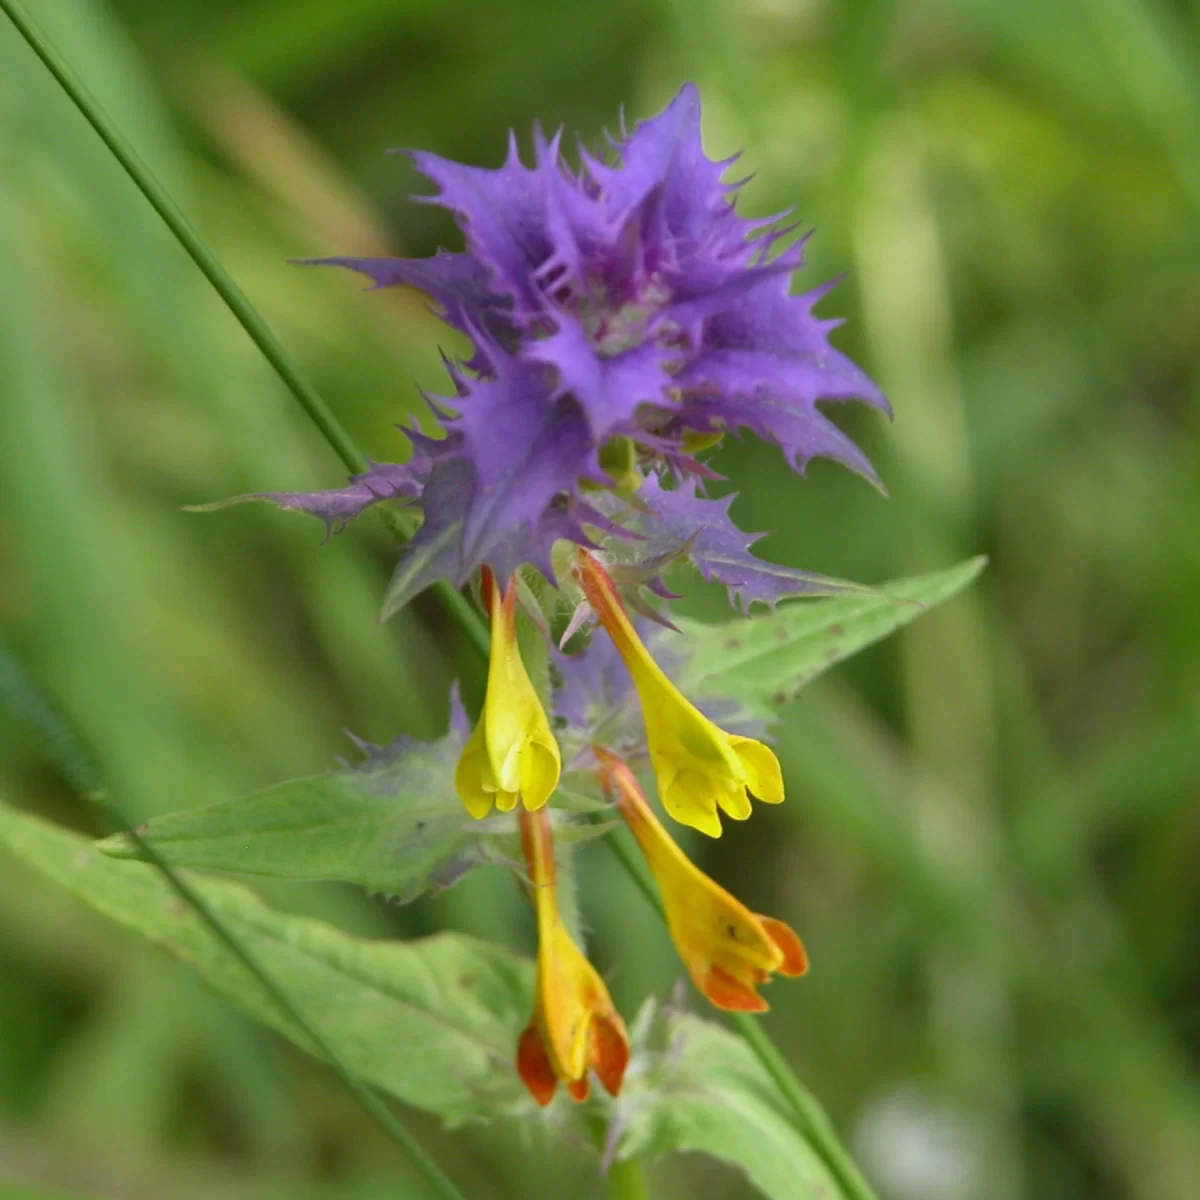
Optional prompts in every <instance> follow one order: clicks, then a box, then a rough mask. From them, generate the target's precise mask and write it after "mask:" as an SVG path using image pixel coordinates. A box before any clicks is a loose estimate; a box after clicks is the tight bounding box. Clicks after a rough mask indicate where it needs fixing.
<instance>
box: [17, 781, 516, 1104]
mask: <svg viewBox="0 0 1200 1200" xmlns="http://www.w3.org/2000/svg"><path fill="white" fill-rule="evenodd" d="M0 846H3V847H6V848H7V849H8V850H9V851H10V852H11V853H13V854H14V855H16V856H17V857H18V858H20V859H22V860H23V861H25V862H26V863H28V864H29V865H30V866H32V867H34V868H35V869H36V870H38V871H40V872H42V873H43V874H44V875H46V876H48V877H49V878H51V879H53V880H54V881H56V882H57V883H59V884H60V885H62V886H63V887H65V888H66V889H67V890H68V891H70V892H72V893H73V894H74V895H76V896H77V897H79V899H81V900H82V901H84V903H86V904H88V905H89V906H90V907H91V908H93V909H95V910H96V911H97V912H99V913H102V914H103V915H105V916H107V917H110V918H112V919H113V920H114V921H117V922H118V923H120V924H122V925H125V926H127V927H128V928H130V929H132V930H134V931H136V932H137V933H139V934H141V935H142V936H143V937H145V938H148V939H149V940H150V941H152V942H154V943H155V944H157V945H159V946H161V947H163V948H164V949H165V950H167V951H169V952H170V953H171V954H173V955H174V956H175V957H176V958H179V959H181V960H183V961H184V962H186V963H187V964H188V965H190V966H191V967H193V968H195V970H196V971H197V972H199V974H200V975H201V976H202V977H203V978H204V979H205V980H206V981H207V982H208V983H209V984H211V985H212V987H213V988H215V989H216V990H217V991H218V992H220V993H221V994H222V995H224V996H225V997H227V998H228V999H229V1000H231V1001H233V1003H235V1004H237V1005H238V1006H240V1007H241V1008H243V1009H245V1010H246V1011H247V1012H249V1013H250V1014H251V1015H252V1016H254V1017H256V1018H257V1019H258V1020H260V1021H262V1022H264V1023H265V1024H267V1025H270V1026H271V1027H273V1028H275V1029H277V1030H279V1031H280V1032H281V1033H283V1034H285V1035H286V1036H287V1037H289V1038H291V1039H292V1040H293V1041H294V1042H296V1043H297V1044H299V1045H300V1046H302V1047H304V1048H305V1049H309V1047H308V1046H307V1045H306V1044H305V1039H304V1037H303V1035H302V1034H301V1033H300V1032H299V1031H298V1030H297V1029H296V1027H295V1026H294V1025H293V1024H292V1022H291V1021H290V1020H289V1019H288V1018H286V1017H285V1016H283V1015H282V1014H281V1013H280V1011H279V1009H278V1008H277V1007H276V1006H275V1004H274V1003H273V1002H272V1001H271V1000H270V998H269V997H268V996H267V995H266V994H265V993H264V992H263V991H262V989H261V988H260V987H259V986H258V984H257V983H256V982H255V981H254V980H253V979H252V978H251V977H250V976H249V975H247V973H246V971H245V969H244V968H243V967H242V965H241V964H240V963H239V962H237V961H236V960H235V959H233V958H231V957H230V955H229V953H228V951H227V950H226V949H225V947H224V946H222V945H221V944H220V943H219V942H218V941H217V940H216V939H215V938H214V936H213V934H212V933H211V932H210V930H209V928H208V927H207V926H206V925H205V924H204V923H203V922H202V921H200V920H199V919H198V918H197V917H196V916H195V915H194V914H193V913H192V912H190V911H189V910H188V909H187V907H186V906H184V905H183V904H182V902H181V901H180V900H179V898H178V896H177V895H176V894H175V893H174V892H173V891H172V890H171V889H170V887H169V886H168V885H167V884H166V883H165V882H164V881H163V880H162V878H161V876H159V875H158V874H157V873H156V872H155V871H154V870H153V869H152V868H150V867H147V866H145V865H143V864H141V863H134V862H120V861H117V860H114V859H112V858H109V857H107V856H105V855H103V854H100V853H99V852H98V851H97V850H96V848H95V847H94V846H92V845H90V844H89V843H88V841H87V840H86V839H85V838H83V837H81V836H80V835H78V834H76V833H71V832H68V831H67V830H64V829H61V828H58V827H56V826H54V825H50V824H48V823H46V822H44V821H41V820H39V819H37V818H35V817H31V816H27V815H24V814H21V813H17V812H16V811H15V810H13V809H11V808H9V807H8V806H7V805H4V804H0ZM192 883H193V886H194V887H195V888H196V889H197V891H198V892H199V893H200V894H201V895H202V896H203V897H204V899H205V900H207V901H208V903H209V904H210V905H211V906H212V908H213V910H214V912H215V913H216V915H217V916H218V917H219V918H220V919H221V921H222V922H223V923H224V924H225V925H226V926H227V927H228V928H229V930H230V931H231V932H232V933H233V935H234V936H235V937H236V938H237V939H238V940H239V941H240V943H241V944H242V945H243V946H244V947H245V948H246V949H247V950H248V951H249V952H250V953H251V954H252V955H253V956H254V957H255V958H256V959H257V961H258V962H259V963H261V964H262V966H263V968H264V969H265V970H266V971H267V972H268V973H269V974H270V975H271V977H272V978H273V979H274V980H275V981H276V982H277V983H278V984H279V986H280V987H281V988H282V989H283V990H284V991H285V992H287V994H288V995H289V996H290V997H291V999H292V1000H293V1002H294V1003H295V1005H296V1007H297V1009H298V1010H299V1011H300V1012H302V1013H303V1014H304V1015H305V1016H306V1017H307V1018H309V1019H310V1020H311V1021H312V1022H313V1023H314V1024H315V1025H317V1027H318V1028H320V1030H321V1031H322V1032H323V1034H324V1035H325V1036H326V1037H327V1038H328V1040H329V1042H330V1043H331V1045H332V1046H333V1047H334V1048H335V1049H336V1050H338V1051H339V1052H340V1053H341V1054H342V1055H343V1056H344V1057H345V1059H346V1061H347V1062H348V1064H349V1065H350V1067H351V1068H352V1069H353V1070H355V1071H356V1072H357V1073H358V1074H359V1075H360V1076H361V1077H362V1078H364V1079H366V1080H368V1081H369V1082H371V1083H374V1084H376V1085H377V1086H379V1087H381V1088H383V1089H384V1090H386V1091H388V1092H391V1093H392V1094H393V1095H395V1096H398V1097H399V1098H400V1099H402V1100H404V1101H406V1102H407V1103H409V1104H412V1105H414V1106H415V1107H417V1108H421V1109H424V1110H425V1111H427V1112H431V1113H434V1114H436V1115H438V1116H440V1117H442V1118H443V1119H444V1120H446V1121H448V1122H459V1121H463V1120H466V1119H468V1118H470V1117H473V1116H494V1115H496V1114H497V1112H502V1111H505V1110H506V1109H508V1108H509V1107H510V1106H513V1105H522V1106H523V1105H525V1104H526V1103H527V1098H526V1096H525V1092H524V1089H523V1087H522V1085H521V1083H520V1080H519V1079H518V1078H517V1075H516V1072H515V1070H514V1068H513V1066H512V1061H513V1054H514V1050H515V1047H516V1044H517V1038H518V1037H519V1035H520V1033H521V1030H522V1029H523V1028H524V1027H525V1025H526V1023H527V1022H528V1020H529V1011H530V1006H531V995H532V988H533V969H532V964H531V963H529V962H527V961H526V960H524V959H522V958H519V957H518V956H516V955H514V954H511V953H509V952H508V951H506V950H504V949H502V948H500V947H497V946H492V945H488V944H487V943H485V942H479V941H476V940H475V939H474V938H469V937H466V936H463V935H459V934H451V933H443V934H438V935H436V936H434V937H430V938H424V939H422V940H420V941H415V942H371V941H366V940H364V939H362V938H355V937H350V936H348V935H347V934H343V933H341V932H339V931H338V930H336V929H333V928H332V927H330V926H328V925H326V924H324V923H323V922H320V921H314V920H310V919H308V918H302V917H293V916H287V915H284V914H281V913H277V912H274V911H273V910H271V909H269V908H268V907H267V906H266V905H264V904H263V902H262V901H261V900H260V899H259V898H258V897H257V896H255V895H254V894H253V893H252V892H250V891H248V890H247V889H246V888H244V887H241V886H239V885H237V884H232V883H227V882H223V881H213V880H200V879H195V880H193V881H192Z"/></svg>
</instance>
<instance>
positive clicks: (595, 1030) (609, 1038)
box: [592, 1020, 629, 1096]
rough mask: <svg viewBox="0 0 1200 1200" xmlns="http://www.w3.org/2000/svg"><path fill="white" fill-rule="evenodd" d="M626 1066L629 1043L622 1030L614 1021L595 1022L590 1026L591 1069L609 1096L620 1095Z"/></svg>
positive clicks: (627, 1064)
mask: <svg viewBox="0 0 1200 1200" xmlns="http://www.w3.org/2000/svg"><path fill="white" fill-rule="evenodd" d="M627 1066H629V1042H628V1040H627V1039H626V1037H625V1030H624V1028H623V1027H622V1026H620V1025H618V1024H617V1023H616V1022H615V1021H606V1020H598V1021H596V1023H595V1024H594V1025H593V1026H592V1067H593V1068H594V1069H595V1072H596V1078H597V1079H599V1080H600V1082H601V1084H603V1086H604V1090H605V1091H606V1092H607V1093H608V1094H609V1095H610V1096H617V1095H619V1094H620V1092H621V1083H622V1081H623V1080H624V1078H625V1068H626V1067H627Z"/></svg>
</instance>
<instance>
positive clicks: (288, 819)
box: [99, 704, 515, 901]
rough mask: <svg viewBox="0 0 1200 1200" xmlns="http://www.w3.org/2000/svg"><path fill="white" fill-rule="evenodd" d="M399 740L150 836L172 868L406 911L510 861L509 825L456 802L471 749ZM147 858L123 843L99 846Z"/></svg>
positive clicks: (176, 816) (457, 726)
mask: <svg viewBox="0 0 1200 1200" xmlns="http://www.w3.org/2000/svg"><path fill="white" fill-rule="evenodd" d="M454 707H455V711H456V716H455V719H454V721H453V723H452V728H451V731H450V732H449V733H448V734H446V736H445V737H442V738H438V739H437V740H435V741H432V742H421V741H417V740H415V739H413V738H407V737H401V738H397V739H396V741H395V742H393V743H392V744H391V745H390V746H387V747H385V748H383V749H374V750H372V751H371V752H370V753H369V755H368V757H367V758H366V760H365V761H364V762H362V763H361V764H359V765H357V766H353V767H348V768H344V769H343V770H340V771H337V772H334V773H332V774H329V775H318V776H313V777H310V778H305V779H293V780H288V781H287V782H285V783H279V784H275V785H273V786H272V787H268V788H264V789H263V790H262V791H260V792H256V793H254V795H252V796H249V797H246V798H245V799H239V800H228V801H224V802H222V803H220V804H212V805H208V806H207V807H204V808H197V809H192V810H189V811H186V812H179V813H170V814H168V815H166V816H162V817H158V818H156V819H155V820H153V821H151V822H150V823H149V824H148V825H146V826H145V827H144V829H143V830H142V836H143V837H144V838H145V839H146V840H147V841H148V842H150V843H151V845H153V847H154V848H155V849H156V850H158V852H159V853H160V854H161V855H162V856H163V857H164V858H165V859H167V861H168V862H171V863H174V864H176V865H179V866H187V867H209V868H213V869H217V870H225V871H239V872H243V873H246V874H252V875H270V876H275V877H276V878H282V879H302V880H319V879H337V880H343V881H345V882H347V883H357V884H360V885H361V886H362V887H364V888H366V889H367V890H368V891H373V892H384V893H387V894H388V895H392V896H395V897H397V898H398V899H399V900H401V901H409V900H413V899H415V898H416V897H417V896H420V895H423V894H425V893H427V892H435V891H439V890H441V889H442V888H445V887H449V886H451V885H452V884H454V883H456V882H457V881H458V880H459V879H461V878H462V876H463V875H464V874H466V872H467V871H469V870H471V869H472V868H473V867H476V866H481V865H483V864H484V863H488V862H494V861H497V860H507V859H510V858H511V857H512V855H513V848H514V845H515V843H514V840H513V839H514V838H515V829H514V827H513V825H512V822H511V820H505V819H503V818H501V819H498V820H497V819H493V820H488V821H473V820H472V819H471V818H470V817H469V816H468V815H467V813H466V811H465V810H464V809H463V806H462V801H460V800H459V798H458V796H457V795H456V794H455V791H454V765H455V763H456V762H457V760H458V755H459V753H460V752H461V750H462V747H463V743H464V742H465V740H466V722H465V718H464V717H463V716H462V715H461V710H459V709H458V707H457V704H455V706H454ZM99 848H100V849H101V850H102V851H103V852H104V853H105V854H110V855H112V856H114V857H116V858H138V857H139V852H138V849H137V846H136V844H135V843H134V842H133V840H132V839H131V838H130V837H129V835H128V834H124V833H120V834H116V835H114V836H113V837H110V838H107V839H105V840H104V841H103V842H101V843H100V844H99Z"/></svg>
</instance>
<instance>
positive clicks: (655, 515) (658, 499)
mask: <svg viewBox="0 0 1200 1200" xmlns="http://www.w3.org/2000/svg"><path fill="white" fill-rule="evenodd" d="M639 499H640V501H641V502H642V503H643V504H644V505H645V506H646V508H647V509H648V510H649V512H648V514H647V515H646V516H645V517H644V519H643V520H642V522H641V525H640V529H641V532H642V533H643V534H645V536H646V539H647V541H646V546H645V555H646V557H647V558H649V559H654V558H656V557H657V556H658V555H661V554H666V553H670V551H671V549H672V548H674V547H680V546H685V545H686V547H687V549H686V557H687V558H689V559H690V560H691V561H692V562H693V563H694V564H695V565H696V567H697V568H698V569H699V571H700V574H701V575H702V576H703V577H704V578H705V579H706V580H708V581H709V582H710V583H719V584H721V585H722V586H724V587H725V588H726V590H727V591H728V592H729V601H730V603H731V604H733V605H734V606H735V607H740V608H742V609H748V608H749V607H750V605H751V604H753V603H754V602H755V601H761V602H762V603H764V604H766V605H768V606H770V607H772V608H773V607H774V606H775V604H776V603H777V602H778V601H780V600H783V599H784V598H786V597H788V596H845V595H868V596H873V595H875V594H876V593H875V591H874V589H872V588H869V587H866V586H864V585H862V584H857V583H851V582H850V581H848V580H845V579H833V578H830V577H829V576H826V575H817V574H814V573H813V572H811V571H799V570H796V569H795V568H792V567H782V566H779V565H777V564H776V563H770V562H766V561H765V560H764V559H761V558H756V557H755V556H754V555H753V554H751V553H750V546H751V545H752V544H753V543H754V542H756V541H757V540H758V539H759V538H760V537H762V536H763V535H762V534H760V533H743V532H742V530H741V529H739V528H738V527H737V525H735V524H734V522H733V519H732V518H731V517H730V515H729V506H730V505H731V504H732V503H733V500H734V497H733V496H726V497H724V498H723V499H720V500H708V499H705V498H703V497H701V496H699V495H697V484H696V481H695V480H694V479H691V480H686V481H685V482H684V483H682V484H681V485H680V486H679V487H677V488H675V489H673V490H671V491H667V490H666V489H664V488H663V487H662V485H661V484H660V483H659V482H658V481H657V480H656V479H647V480H646V483H645V484H644V486H643V487H642V490H641V492H640V493H639Z"/></svg>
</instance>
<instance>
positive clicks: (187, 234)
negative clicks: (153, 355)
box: [0, 0, 487, 653]
mask: <svg viewBox="0 0 1200 1200" xmlns="http://www.w3.org/2000/svg"><path fill="white" fill-rule="evenodd" d="M0 9H2V10H3V11H4V12H5V13H6V14H7V16H8V18H9V20H10V21H12V23H13V24H14V25H15V26H16V27H17V30H18V31H19V32H20V34H21V36H22V37H23V38H24V39H25V40H26V42H28V43H29V47H30V49H31V50H32V51H33V52H34V53H35V54H36V55H37V56H38V58H40V59H41V60H42V62H43V63H44V64H45V66H46V69H47V70H48V71H49V72H50V74H51V75H53V76H54V78H55V79H56V80H57V81H58V83H59V85H60V86H61V87H62V89H63V91H64V92H66V93H67V95H68V96H70V97H71V99H72V100H73V101H74V102H75V106H76V108H78V109H79V111H80V112H81V113H82V114H83V116H84V117H85V118H86V119H87V121H88V123H89V124H90V125H91V127H92V128H93V129H94V130H95V131H96V132H97V133H98V134H99V135H100V139H101V141H103V142H104V144H105V145H106V146H107V147H108V148H109V150H110V151H112V154H113V157H114V158H116V160H117V161H118V162H119V163H120V164H121V166H123V167H124V168H125V172H126V174H127V175H128V176H129V178H130V179H132V180H133V182H134V184H136V186H137V188H138V190H139V191H140V192H141V193H142V195H143V196H145V197H146V199H147V201H149V203H150V206H151V207H152V208H153V209H154V211H155V212H156V213H158V215H159V216H160V217H161V218H162V219H163V222H164V223H165V224H166V226H167V228H168V229H170V231H171V232H172V233H173V234H174V235H175V237H176V238H177V239H178V240H179V244H180V245H181V246H182V247H183V248H184V250H186V251H187V253H188V256H189V257H190V258H191V260H192V261H193V262H194V263H195V264H196V266H197V267H199V268H200V270H201V272H202V273H203V275H204V277H205V279H207V280H208V282H209V283H211V284H212V286H213V288H214V290H215V291H216V293H217V295H219V296H220V297H221V299H222V300H224V301H225V303H226V305H228V307H229V310H230V312H232V313H233V315H234V316H235V317H236V318H237V320H238V322H239V323H240V324H241V326H242V328H243V329H244V330H245V331H246V333H247V334H249V336H250V339H251V340H252V341H253V342H254V344H255V345H256V346H257V347H258V348H259V349H260V350H261V351H262V353H263V357H264V358H266V360H267V362H269V363H270V364H271V366H272V367H274V368H275V373H276V374H277V375H278V376H279V378H280V379H281V380H282V381H283V383H284V385H285V386H286V387H287V389H288V391H290V392H291V393H292V395H293V396H295V397H296V399H297V401H299V403H300V406H301V408H303V409H304V411H305V412H306V413H308V415H309V417H310V418H311V419H312V422H313V424H314V425H316V427H317V429H319V430H320V432H321V436H322V437H324V439H325V440H326V441H327V442H328V443H329V445H330V446H331V447H332V448H333V450H334V452H335V453H336V454H337V456H338V458H340V459H341V460H342V462H343V463H344V464H345V466H346V469H347V470H348V471H350V473H351V474H355V475H357V474H359V473H360V472H362V471H365V470H367V468H368V466H369V464H368V462H367V460H366V458H365V457H364V456H363V453H362V451H361V450H360V449H359V448H358V446H357V445H356V444H355V442H354V439H353V438H352V437H351V436H350V434H349V433H347V432H346V429H345V427H344V426H343V425H342V423H341V422H340V421H339V420H338V419H337V417H335V416H334V415H333V413H332V412H331V411H330V409H329V407H328V405H326V403H325V401H324V400H322V399H321V397H320V395H319V394H318V392H317V390H316V389H315V388H314V387H313V385H312V384H311V383H309V381H308V379H307V378H306V377H305V374H304V372H303V371H302V370H301V368H300V366H299V365H298V364H297V363H296V362H295V360H294V359H293V358H292V356H291V355H290V354H289V353H288V352H287V351H286V350H285V349H284V348H283V344H282V343H281V342H280V340H279V339H278V338H277V337H276V336H275V334H274V333H273V332H272V331H271V328H270V326H269V325H268V324H267V323H266V321H264V320H263V319H262V316H261V315H260V314H259V312H258V310H257V309H256V308H255V307H254V305H253V304H251V303H250V300H249V298H248V297H247V296H246V293H245V292H243V291H242V289H241V288H240V287H238V285H237V284H236V283H234V281H233V278H232V277H231V276H230V274H229V272H228V271H226V270H225V268H224V267H223V266H222V265H221V264H220V262H218V261H217V259H216V257H215V256H214V255H213V253H212V251H211V250H209V248H208V247H207V246H206V245H205V244H204V243H203V242H202V241H201V240H200V235H199V234H198V233H197V232H196V231H195V229H193V228H192V226H191V223H190V222H189V221H188V219H187V217H185V216H184V215H183V211H182V210H181V209H180V207H179V205H177V204H176V203H175V201H174V200H172V199H171V197H170V195H169V194H168V193H167V190H166V189H165V188H164V187H163V185H162V184H161V183H159V182H158V180H157V179H156V178H155V176H154V172H153V171H151V170H150V168H149V166H147V164H146V163H145V162H144V161H143V160H142V158H141V157H140V156H139V155H138V153H137V151H136V150H134V148H133V147H132V146H131V145H130V144H129V142H128V141H127V140H126V138H125V136H124V135H123V134H122V133H121V131H120V130H119V129H118V128H117V127H116V125H114V124H113V121H112V118H110V117H109V115H108V114H107V113H106V112H105V111H104V109H103V108H102V107H101V105H100V102H99V101H98V100H97V99H96V97H95V96H93V95H92V93H91V92H90V91H88V89H87V87H86V86H85V85H84V83H83V81H82V80H81V79H80V78H79V76H78V75H76V74H75V72H74V71H73V70H72V69H71V67H70V65H69V64H68V63H67V61H66V59H64V58H63V57H62V55H61V54H59V52H58V51H57V50H56V49H55V48H54V46H53V45H52V44H51V43H50V42H49V41H48V40H47V38H46V36H45V34H43V33H42V32H41V30H39V29H38V27H37V26H36V25H35V24H34V23H33V21H32V20H31V19H30V17H29V15H28V13H26V12H25V10H24V9H23V8H22V7H21V5H20V4H19V3H17V0H0ZM389 527H390V526H389ZM393 531H394V530H393ZM435 589H436V591H437V594H438V598H439V599H440V600H441V602H442V604H443V605H444V606H445V607H446V609H447V611H448V612H449V613H450V615H451V616H452V617H453V618H454V620H455V621H456V622H457V623H458V625H459V626H461V628H462V630H463V632H464V633H465V634H466V635H467V637H468V638H470V640H471V642H472V643H473V644H474V645H475V646H476V647H477V648H480V649H482V650H483V651H484V652H485V653H486V652H487V629H486V627H485V626H484V624H483V622H482V621H481V620H480V619H479V617H478V615H477V614H476V612H475V610H474V609H473V608H472V607H471V605H470V603H469V602H468V601H467V600H466V599H465V598H464V597H463V595H462V593H461V592H459V591H458V589H457V588H455V587H453V586H452V585H451V584H449V583H447V582H446V581H445V580H440V581H439V582H438V583H437V584H436V585H435Z"/></svg>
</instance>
